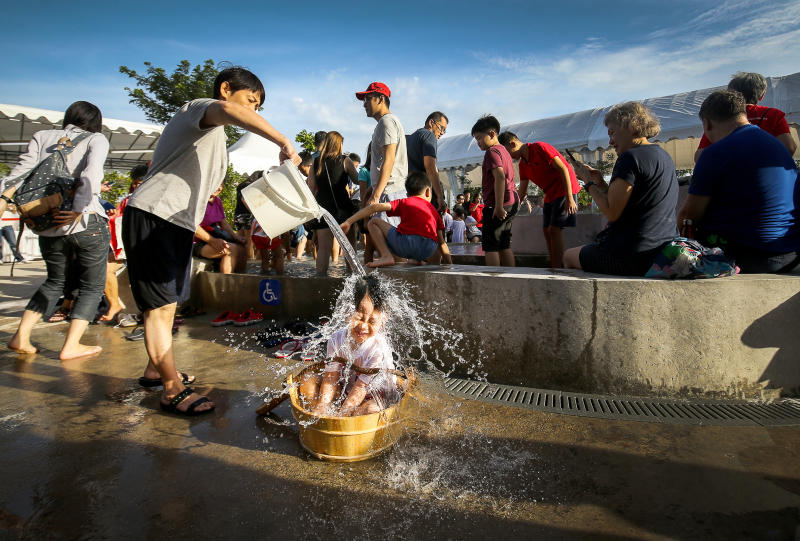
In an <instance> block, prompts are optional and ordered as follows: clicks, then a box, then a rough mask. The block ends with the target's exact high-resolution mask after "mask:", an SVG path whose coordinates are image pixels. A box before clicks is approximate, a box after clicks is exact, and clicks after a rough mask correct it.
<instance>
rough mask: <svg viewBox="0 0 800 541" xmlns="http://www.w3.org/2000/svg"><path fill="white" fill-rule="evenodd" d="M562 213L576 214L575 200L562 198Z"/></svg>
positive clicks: (566, 197)
mask: <svg viewBox="0 0 800 541" xmlns="http://www.w3.org/2000/svg"><path fill="white" fill-rule="evenodd" d="M564 211H565V212H566V213H567V214H575V213H576V212H578V205H577V204H576V203H575V199H573V198H572V197H570V196H569V195H567V196H565V197H564Z"/></svg>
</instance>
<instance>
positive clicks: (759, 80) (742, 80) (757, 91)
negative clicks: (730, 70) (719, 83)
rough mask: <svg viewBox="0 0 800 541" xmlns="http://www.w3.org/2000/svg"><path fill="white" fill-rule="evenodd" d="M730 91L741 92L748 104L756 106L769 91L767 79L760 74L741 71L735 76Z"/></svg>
mask: <svg viewBox="0 0 800 541" xmlns="http://www.w3.org/2000/svg"><path fill="white" fill-rule="evenodd" d="M728 90H736V91H738V92H741V93H742V95H743V96H744V99H745V101H746V102H747V103H749V104H751V105H755V104H757V103H758V100H760V99H761V96H763V95H764V92H766V91H767V79H766V78H765V77H764V76H763V75H761V74H760V73H749V72H744V71H740V72H738V73H735V74H734V75H733V78H732V79H731V81H730V82H729V83H728Z"/></svg>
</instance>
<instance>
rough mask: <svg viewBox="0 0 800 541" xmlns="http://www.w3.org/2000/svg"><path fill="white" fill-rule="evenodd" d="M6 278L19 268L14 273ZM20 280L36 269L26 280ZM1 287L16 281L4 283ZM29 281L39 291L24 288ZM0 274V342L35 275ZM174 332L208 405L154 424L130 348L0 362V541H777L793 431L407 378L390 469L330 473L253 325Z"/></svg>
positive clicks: (106, 342) (156, 417)
mask: <svg viewBox="0 0 800 541" xmlns="http://www.w3.org/2000/svg"><path fill="white" fill-rule="evenodd" d="M20 268H23V267H20ZM37 269H38V270H37ZM17 272H19V269H18V271H17ZM37 273H38V274H37ZM4 276H7V270H5V269H4V268H0V292H2V295H3V296H2V298H0V340H2V341H3V343H5V341H7V339H8V337H9V336H10V334H11V333H12V332H13V330H14V328H15V326H16V321H17V320H16V319H15V318H14V316H15V315H17V314H18V313H19V310H21V308H22V307H23V306H24V304H22V302H23V301H22V299H24V298H25V296H26V295H30V293H32V288H33V287H35V285H36V283H37V280H39V279H40V278H39V277H40V276H41V264H39V265H38V267H37V264H31V265H28V266H26V267H24V271H23V272H22V273H21V274H20V277H19V278H17V279H15V280H14V281H13V282H12V281H10V280H8V279H7V278H3V277H4ZM214 315H215V314H207V315H206V316H202V317H200V318H194V319H191V320H187V321H186V323H185V324H184V325H183V326H182V327H181V330H180V331H179V332H178V334H177V335H176V336H175V349H176V352H177V353H176V356H177V359H178V365H179V367H180V368H181V369H182V370H184V371H187V372H191V373H193V374H195V375H196V376H197V377H198V382H199V383H198V384H197V385H195V387H196V388H197V389H198V390H200V391H201V392H202V393H204V394H208V395H209V396H210V397H211V398H212V399H213V400H215V401H216V402H217V410H216V411H215V412H214V413H212V414H210V415H206V416H201V417H197V418H191V419H190V418H181V417H175V416H171V415H167V414H164V413H162V412H161V411H160V410H159V407H158V396H159V393H158V391H148V390H144V389H141V388H140V387H139V386H138V385H137V381H136V379H137V378H138V377H139V376H140V375H141V372H142V369H143V367H144V364H145V354H144V347H143V344H142V342H129V341H126V340H125V339H124V338H123V335H124V331H123V330H122V329H115V328H111V327H107V326H92V327H90V329H89V331H88V332H87V335H86V337H85V340H84V341H85V342H86V343H89V344H95V343H96V344H100V345H102V346H103V347H104V350H103V352H102V353H101V354H100V355H99V356H96V357H93V358H89V359H83V360H77V361H70V362H64V363H62V362H60V361H58V360H57V351H58V348H59V347H60V345H61V343H62V341H63V336H64V333H65V331H66V324H64V323H57V324H41V325H39V326H38V327H37V328H36V329H35V331H34V334H33V341H34V343H35V344H37V345H38V346H39V347H41V348H42V353H40V354H38V355H35V356H17V355H16V354H14V353H12V352H10V351H3V352H2V353H0V456H2V461H0V480H1V482H0V539H30V538H33V539H39V538H53V539H143V538H153V539H161V538H170V539H191V538H198V539H203V538H231V539H236V538H244V537H250V538H274V537H279V536H286V537H290V538H298V537H302V538H311V539H315V538H325V539H328V538H332V537H340V538H347V539H351V538H352V539H374V538H389V539H398V538H401V539H428V538H432V537H434V536H435V537H436V538H442V539H474V538H495V537H498V536H500V535H505V536H511V537H517V538H519V537H521V538H536V539H572V538H603V539H795V538H796V536H797V535H798V534H800V530H799V529H798V528H800V428H797V427H793V428H787V427H772V428H764V427H758V428H752V427H704V426H687V425H664V424H650V423H641V422H626V421H609V420H600V419H589V418H580V417H569V416H563V415H554V414H547V413H540V412H533V411H527V410H522V409H515V408H510V407H504V406H498V405H490V404H486V403H482V402H474V401H467V400H461V399H457V398H455V397H451V396H448V395H446V394H445V393H444V392H443V391H442V387H441V384H440V381H439V380H438V377H436V376H428V377H425V378H423V383H422V385H421V393H420V395H421V396H420V398H419V399H417V400H416V401H415V402H414V406H413V408H412V410H413V412H414V420H413V421H412V422H410V423H409V427H408V433H407V435H406V436H405V437H404V439H403V440H402V441H401V442H400V443H399V444H398V445H397V446H396V447H395V448H394V449H392V450H391V451H390V452H389V453H387V454H385V455H383V456H381V457H379V458H377V459H373V460H370V461H366V462H360V463H354V464H330V463H325V462H320V461H318V460H315V459H313V458H311V457H310V456H309V455H308V454H307V453H305V452H304V451H303V450H302V448H301V447H300V445H299V443H298V440H297V426H296V424H295V423H294V422H293V420H292V419H291V413H290V410H289V406H288V404H286V403H285V404H283V405H281V406H279V407H278V408H277V410H276V411H275V413H276V415H275V416H274V417H270V418H259V417H257V416H256V415H255V413H254V411H255V409H256V408H257V407H258V406H259V405H260V404H261V403H262V401H263V391H264V389H265V387H270V388H277V387H278V383H279V381H280V379H281V378H280V377H278V376H276V374H275V368H276V367H278V366H280V365H279V364H278V362H277V361H275V360H270V359H269V358H268V356H267V350H264V349H262V348H260V347H259V346H257V345H256V344H255V341H254V340H253V335H254V333H255V332H257V330H258V329H257V328H255V327H251V328H247V329H244V330H242V329H238V328H237V329H235V328H233V327H226V328H212V327H210V326H209V324H208V322H209V321H210V319H211V318H213V317H214Z"/></svg>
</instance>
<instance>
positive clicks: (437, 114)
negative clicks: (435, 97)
mask: <svg viewBox="0 0 800 541" xmlns="http://www.w3.org/2000/svg"><path fill="white" fill-rule="evenodd" d="M442 119H444V121H445V122H447V123H448V124H449V123H450V119H449V118H447V115H446V114H444V113H443V112H441V111H434V112H432V113H431V114H429V115H428V118H426V119H425V125H426V126H427V125H428V122H430V121H431V120H433V121H434V122H439V121H440V120H442Z"/></svg>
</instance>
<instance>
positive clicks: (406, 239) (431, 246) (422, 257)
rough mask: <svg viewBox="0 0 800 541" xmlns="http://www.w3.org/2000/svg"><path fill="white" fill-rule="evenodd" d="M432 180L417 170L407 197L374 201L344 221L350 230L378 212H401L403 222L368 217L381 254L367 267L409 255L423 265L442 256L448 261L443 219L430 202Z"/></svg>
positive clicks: (346, 229) (412, 175) (409, 181)
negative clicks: (396, 222) (386, 201)
mask: <svg viewBox="0 0 800 541" xmlns="http://www.w3.org/2000/svg"><path fill="white" fill-rule="evenodd" d="M431 193H432V192H431V181H430V180H429V179H428V176H427V175H426V174H425V173H422V172H419V171H416V172H414V173H411V174H410V175H408V178H407V179H406V194H408V197H406V198H405V199H397V200H395V201H390V202H388V203H375V204H372V205H369V206H368V207H366V208H363V209H361V210H359V211H358V212H356V213H355V214H354V215H352V216H351V217H350V218H348V219H347V220H345V221H344V222H343V223H342V224H341V228H342V231H344V232H345V233H347V231H348V230H349V229H350V227H351V226H352V225H353V224H354V223H357V222H358V221H359V220H361V219H363V218H366V217H368V216H372V215H373V214H376V213H378V212H385V213H386V215H387V216H400V225H398V226H397V227H394V226H392V225H391V224H390V223H389V222H386V221H384V220H381V219H380V218H373V219H372V220H370V221H369V224H368V226H367V227H368V228H369V234H370V235H371V237H372V241H373V243H374V244H375V247H376V248H377V249H378V251H379V252H380V257H379V258H378V259H376V260H374V261H372V262H371V263H367V266H368V267H388V266H390V265H394V263H395V259H398V260H399V259H408V260H409V262H413V263H416V264H417V265H421V264H422V262H423V261H427V262H428V263H433V264H438V263H439V262H440V260H442V258H444V263H445V264H446V265H449V264H450V263H451V262H452V261H451V259H450V250H449V249H448V248H447V242H445V240H444V222H443V221H442V217H441V216H440V215H439V213H438V212H437V211H436V208H434V206H433V205H432V204H431Z"/></svg>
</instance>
